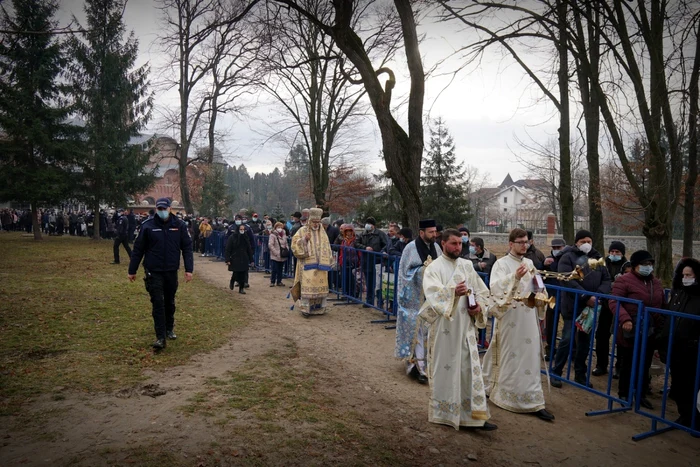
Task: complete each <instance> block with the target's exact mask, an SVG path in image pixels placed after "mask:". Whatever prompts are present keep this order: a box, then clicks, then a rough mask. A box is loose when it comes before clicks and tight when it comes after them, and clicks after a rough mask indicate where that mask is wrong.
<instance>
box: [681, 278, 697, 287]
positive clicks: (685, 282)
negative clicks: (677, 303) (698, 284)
mask: <svg viewBox="0 0 700 467" xmlns="http://www.w3.org/2000/svg"><path fill="white" fill-rule="evenodd" d="M682 281H683V285H684V286H685V287H690V286H691V285H693V284H695V278H694V277H684V278H683V279H682Z"/></svg>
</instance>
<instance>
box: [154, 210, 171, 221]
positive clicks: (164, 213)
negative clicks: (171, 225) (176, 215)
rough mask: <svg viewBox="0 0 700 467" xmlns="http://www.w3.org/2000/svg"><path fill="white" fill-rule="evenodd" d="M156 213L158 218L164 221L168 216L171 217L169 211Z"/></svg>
mask: <svg viewBox="0 0 700 467" xmlns="http://www.w3.org/2000/svg"><path fill="white" fill-rule="evenodd" d="M156 212H157V213H158V217H160V218H161V219H163V220H165V219H167V218H168V216H169V215H170V213H169V212H168V211H167V210H164V211H156Z"/></svg>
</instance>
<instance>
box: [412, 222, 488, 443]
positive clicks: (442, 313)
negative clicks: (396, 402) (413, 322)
mask: <svg viewBox="0 0 700 467" xmlns="http://www.w3.org/2000/svg"><path fill="white" fill-rule="evenodd" d="M461 252H462V239H461V235H460V233H459V231H458V230H455V229H447V230H445V231H444V232H443V234H442V256H440V257H439V258H438V259H436V260H435V261H433V262H432V263H430V265H428V266H427V267H426V268H425V275H424V277H423V293H424V294H425V303H424V304H423V306H422V307H421V311H420V318H421V319H422V320H424V321H425V322H426V323H428V324H427V325H426V327H427V328H428V375H429V380H430V395H431V397H430V404H429V409H428V410H429V412H428V421H430V422H432V423H438V424H444V425H449V426H451V427H452V428H454V429H455V430H459V428H460V427H466V428H471V429H480V430H486V431H491V430H495V429H496V428H497V427H496V425H494V424H492V423H489V422H487V420H488V419H489V417H490V415H489V409H488V402H487V401H486V393H485V391H484V380H483V378H482V374H481V363H480V361H479V348H478V347H477V345H476V332H477V328H478V329H484V328H486V307H487V303H488V299H489V289H488V288H486V285H485V284H484V282H483V281H482V280H481V278H480V277H479V275H478V274H477V273H476V271H475V270H474V266H473V265H472V263H471V261H469V260H466V259H464V258H460V253H461Z"/></svg>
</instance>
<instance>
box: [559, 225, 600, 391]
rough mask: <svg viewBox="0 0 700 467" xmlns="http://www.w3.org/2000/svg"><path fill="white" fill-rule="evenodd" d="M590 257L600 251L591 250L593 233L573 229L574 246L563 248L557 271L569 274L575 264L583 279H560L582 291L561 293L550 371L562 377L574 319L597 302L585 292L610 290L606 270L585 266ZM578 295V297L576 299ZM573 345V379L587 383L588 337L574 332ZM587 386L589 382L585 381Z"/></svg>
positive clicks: (597, 256) (595, 256)
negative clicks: (559, 321)
mask: <svg viewBox="0 0 700 467" xmlns="http://www.w3.org/2000/svg"><path fill="white" fill-rule="evenodd" d="M589 258H592V259H600V258H601V256H600V253H598V252H597V251H596V250H594V249H593V239H592V235H591V233H590V232H589V231H587V230H579V231H578V232H576V237H575V239H574V245H573V246H570V247H567V248H566V249H564V252H563V253H562V254H561V259H560V260H559V267H558V271H559V272H560V273H564V274H566V273H569V272H571V271H573V270H574V269H575V268H576V266H580V267H581V268H582V269H583V275H584V278H583V280H581V281H578V280H572V281H562V282H561V285H562V286H563V287H567V288H570V289H576V290H578V291H580V292H582V293H571V292H567V293H565V294H563V295H562V306H561V316H562V318H563V319H564V328H563V330H562V336H561V341H560V342H559V346H558V348H557V351H556V353H555V354H554V366H553V368H552V373H553V374H555V375H558V376H561V375H562V373H563V371H564V365H566V361H567V359H568V357H569V345H570V343H571V339H572V335H573V334H574V332H573V331H572V329H571V328H572V327H573V321H574V320H575V319H576V318H577V316H578V314H579V313H580V312H581V311H583V309H584V308H585V307H591V308H594V307H596V305H597V304H598V301H599V300H598V299H597V298H596V297H593V296H591V295H588V294H587V293H586V292H595V293H600V294H607V293H610V286H611V284H612V280H611V279H610V274H608V270H607V269H606V268H604V267H598V268H595V269H591V267H590V266H589V265H588V260H589ZM577 296H578V299H577ZM574 339H575V344H574V348H573V353H572V359H573V363H574V381H575V382H577V383H578V384H583V385H586V373H587V371H588V366H587V365H586V362H587V360H588V351H589V349H590V336H589V335H588V334H587V333H585V332H584V331H582V330H578V329H577V330H576V331H575V337H574ZM588 385H589V386H590V383H589V384H588ZM552 386H554V387H557V388H559V387H561V381H559V380H552Z"/></svg>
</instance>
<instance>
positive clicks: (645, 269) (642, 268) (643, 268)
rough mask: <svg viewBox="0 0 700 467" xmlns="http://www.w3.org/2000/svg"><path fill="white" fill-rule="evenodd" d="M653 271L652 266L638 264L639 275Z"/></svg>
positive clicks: (645, 274) (646, 274)
mask: <svg viewBox="0 0 700 467" xmlns="http://www.w3.org/2000/svg"><path fill="white" fill-rule="evenodd" d="M652 272H654V266H651V265H649V266H639V275H640V276H648V275H649V274H651V273H652Z"/></svg>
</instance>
